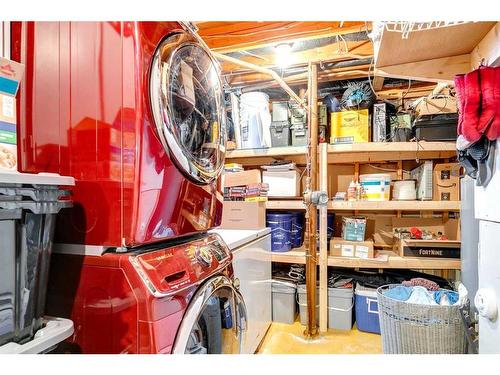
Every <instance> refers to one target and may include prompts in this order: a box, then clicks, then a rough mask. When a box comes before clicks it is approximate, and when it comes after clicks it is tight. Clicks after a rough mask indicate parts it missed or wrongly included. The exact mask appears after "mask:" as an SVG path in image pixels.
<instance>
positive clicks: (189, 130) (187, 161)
mask: <svg viewBox="0 0 500 375" xmlns="http://www.w3.org/2000/svg"><path fill="white" fill-rule="evenodd" d="M150 97H151V108H152V111H153V115H154V120H155V124H156V128H157V133H158V136H159V138H160V140H161V142H162V144H163V146H164V147H165V149H166V150H167V152H169V154H170V156H171V158H172V159H173V161H174V162H175V164H176V165H177V167H178V168H179V169H180V170H181V171H182V172H183V173H185V174H186V175H187V176H188V177H190V178H191V179H192V180H194V181H195V182H197V183H209V182H211V181H213V180H214V179H215V178H217V176H218V175H219V173H220V171H221V170H222V167H223V165H224V152H225V140H226V129H225V111H224V106H223V100H224V97H223V90H222V84H221V81H220V73H219V69H218V66H217V64H216V63H215V62H214V60H213V59H212V57H211V56H210V54H209V53H208V51H207V50H206V49H205V48H204V47H203V46H202V45H201V44H199V42H198V41H197V40H196V39H195V38H194V37H193V36H192V35H190V34H188V33H178V34H174V35H171V36H170V37H168V38H166V39H165V40H164V41H163V42H162V43H161V44H160V46H159V47H158V49H157V51H156V53H155V55H154V58H153V65H152V68H151V80H150Z"/></svg>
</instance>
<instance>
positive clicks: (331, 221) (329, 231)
mask: <svg viewBox="0 0 500 375" xmlns="http://www.w3.org/2000/svg"><path fill="white" fill-rule="evenodd" d="M316 223H317V228H316V236H317V238H318V246H319V211H318V218H317V221H316ZM326 223H327V228H326V237H327V240H328V246H329V245H330V240H331V239H332V237H333V232H334V229H335V214H334V213H333V212H328V213H327V214H326Z"/></svg>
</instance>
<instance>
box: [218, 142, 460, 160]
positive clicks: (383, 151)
mask: <svg viewBox="0 0 500 375" xmlns="http://www.w3.org/2000/svg"><path fill="white" fill-rule="evenodd" d="M305 155H306V147H305V146H302V147H293V146H289V147H272V148H267V149H247V150H233V151H228V152H227V153H226V162H227V163H231V162H235V163H240V164H243V165H246V166H260V165H263V164H267V163H270V162H271V161H273V160H291V161H294V162H295V163H297V164H302V165H304V164H305V162H306V156H305ZM455 155H456V149H455V143H454V142H418V144H417V142H367V143H354V144H348V145H328V163H329V164H350V163H355V162H363V163H372V162H386V161H391V160H415V159H417V158H418V159H421V160H424V159H446V158H453V157H455Z"/></svg>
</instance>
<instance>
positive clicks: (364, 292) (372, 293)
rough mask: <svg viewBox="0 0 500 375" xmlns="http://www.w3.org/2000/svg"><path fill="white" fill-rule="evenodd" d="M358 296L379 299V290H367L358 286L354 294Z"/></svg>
mask: <svg viewBox="0 0 500 375" xmlns="http://www.w3.org/2000/svg"><path fill="white" fill-rule="evenodd" d="M354 293H355V294H356V295H358V296H362V297H373V298H376V297H377V289H376V288H367V287H364V286H362V285H359V284H357V285H356V291H355V292H354Z"/></svg>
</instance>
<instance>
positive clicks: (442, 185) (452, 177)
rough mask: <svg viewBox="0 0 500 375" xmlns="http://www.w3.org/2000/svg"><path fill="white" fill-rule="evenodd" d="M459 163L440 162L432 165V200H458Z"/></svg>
mask: <svg viewBox="0 0 500 375" xmlns="http://www.w3.org/2000/svg"><path fill="white" fill-rule="evenodd" d="M459 172H460V164H458V163H442V164H436V166H435V167H434V176H433V183H432V190H433V200H435V201H459V200H460V177H459Z"/></svg>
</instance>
